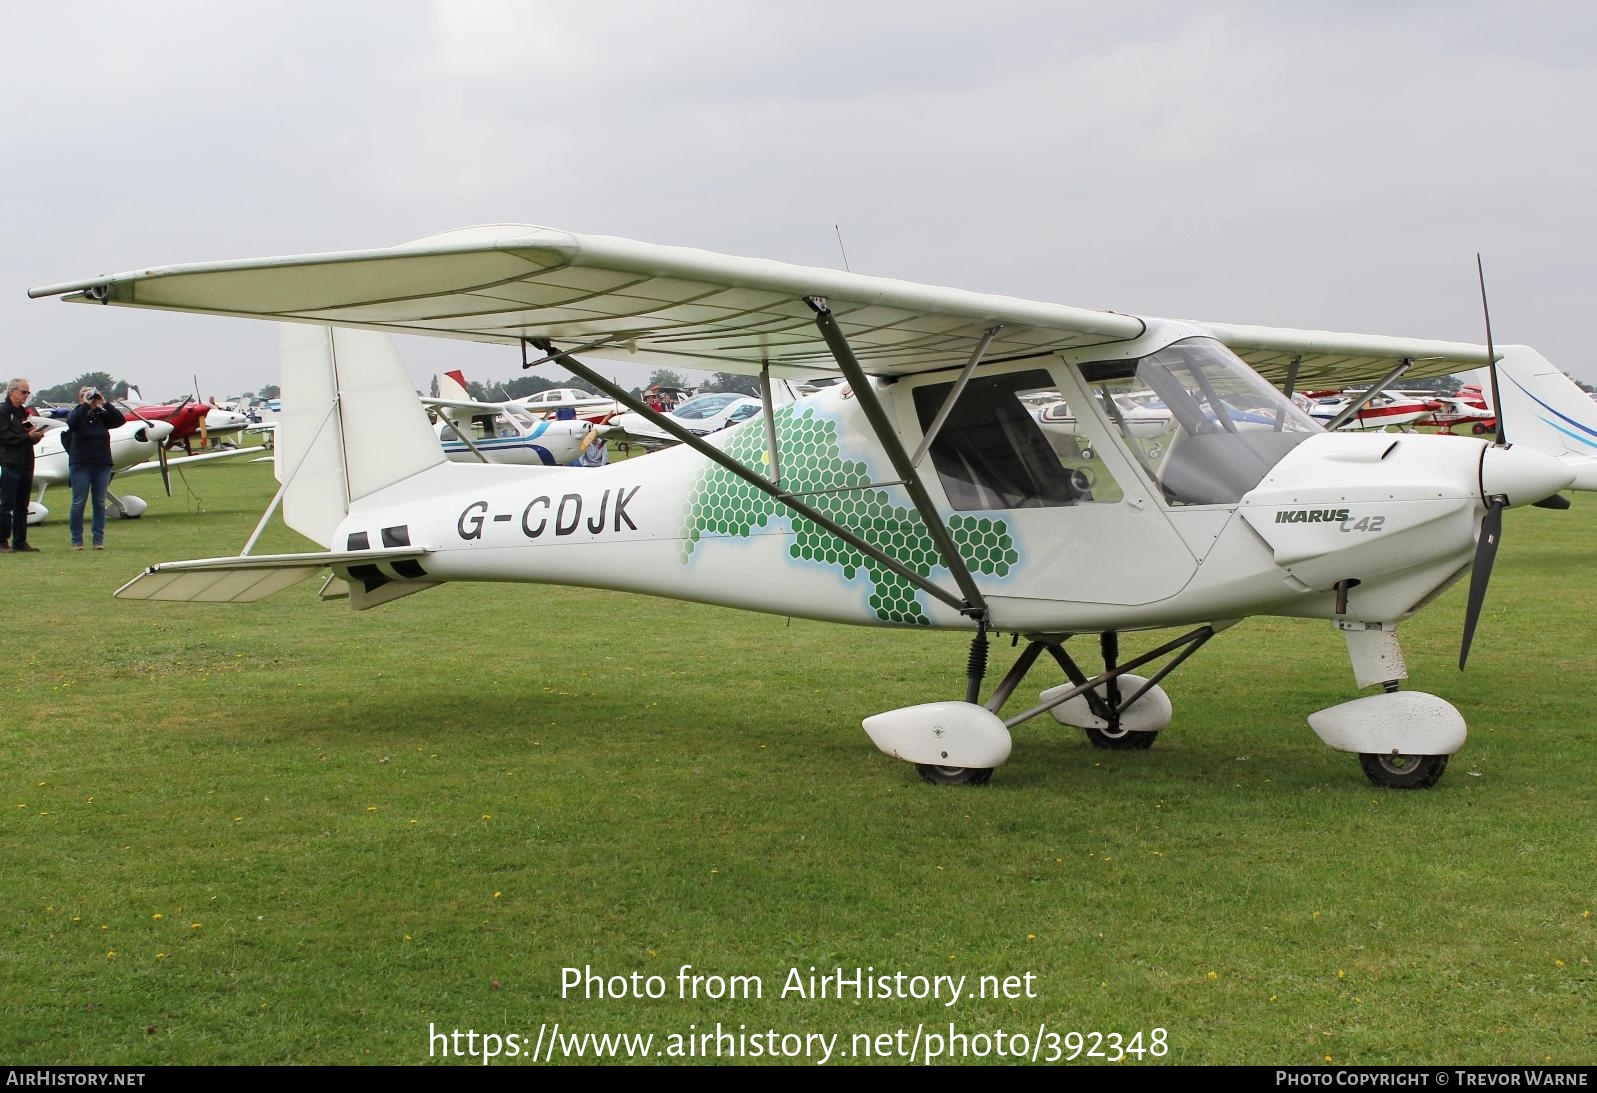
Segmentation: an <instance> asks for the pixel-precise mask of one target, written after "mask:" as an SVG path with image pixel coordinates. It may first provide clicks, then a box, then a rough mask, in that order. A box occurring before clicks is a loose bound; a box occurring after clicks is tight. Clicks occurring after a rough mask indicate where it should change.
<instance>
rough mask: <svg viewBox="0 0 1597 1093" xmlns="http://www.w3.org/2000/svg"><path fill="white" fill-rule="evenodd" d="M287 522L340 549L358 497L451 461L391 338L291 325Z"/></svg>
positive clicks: (284, 448)
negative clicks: (336, 538) (337, 538)
mask: <svg viewBox="0 0 1597 1093" xmlns="http://www.w3.org/2000/svg"><path fill="white" fill-rule="evenodd" d="M282 353H283V376H282V386H283V395H282V403H283V409H282V413H281V415H280V416H279V417H278V425H277V448H276V460H277V477H278V481H280V482H285V483H287V489H285V490H284V492H283V521H284V523H286V524H288V526H289V527H291V528H293V529H294V530H295V531H297V532H299V533H300V534H301V535H304V536H305V537H306V538H308V539H311V540H313V541H315V542H317V543H320V544H321V545H322V546H324V547H330V546H332V542H333V533H334V532H335V531H336V530H337V528H338V524H339V522H340V521H341V520H343V518H344V514H345V513H347V512H348V511H349V506H350V504H351V503H352V502H355V501H359V500H360V499H361V498H362V497H365V496H367V495H368V494H372V493H375V492H377V491H378V490H380V489H384V488H385V487H388V486H391V485H393V484H394V483H396V482H398V481H400V480H402V479H405V478H409V477H410V476H411V475H413V474H418V473H420V472H421V471H424V470H427V469H428V468H429V467H433V466H436V465H437V464H439V463H442V462H444V453H443V450H442V448H441V447H440V446H439V444H438V437H437V436H436V435H435V434H434V433H433V430H432V426H430V425H429V424H427V413H426V411H425V410H423V409H422V406H421V402H420V401H419V400H418V399H417V397H416V392H415V390H414V389H413V388H412V387H411V383H410V377H409V376H408V375H406V373H405V369H404V366H403V365H402V364H401V363H400V360H399V354H398V353H397V352H396V351H395V350H394V345H393V342H392V341H390V340H389V338H388V336H387V335H386V334H374V333H372V332H370V331H364V330H344V329H338V328H334V327H327V326H312V325H305V324H300V323H285V324H283V350H282Z"/></svg>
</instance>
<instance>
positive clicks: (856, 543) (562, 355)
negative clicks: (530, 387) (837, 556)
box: [527, 338, 986, 614]
mask: <svg viewBox="0 0 1597 1093" xmlns="http://www.w3.org/2000/svg"><path fill="white" fill-rule="evenodd" d="M527 341H528V342H530V343H531V344H532V346H533V347H534V348H535V349H537V350H538V351H539V352H540V353H542V354H544V356H543V359H542V360H540V361H536V362H534V363H537V364H542V363H544V362H546V361H555V362H558V363H559V364H560V365H561V367H563V368H565V369H567V370H568V371H569V372H571V373H572V375H574V376H577V377H578V378H579V379H584V380H587V381H588V382H589V383H591V384H593V386H594V387H595V388H597V389H598V390H600V391H602V392H604V393H605V394H606V395H608V396H610V397H611V398H613V399H615V400H616V401H617V402H619V403H620V404H621V405H623V406H625V407H626V408H627V409H629V410H631V411H633V412H634V413H636V414H639V415H641V416H642V417H643V419H644V420H645V421H648V422H649V423H650V424H651V425H654V426H655V427H656V428H659V429H662V430H664V431H665V432H667V433H669V434H670V435H671V436H673V437H675V438H676V439H677V440H678V441H680V442H682V443H683V444H686V445H687V446H688V447H690V448H692V449H693V450H694V451H696V452H698V453H699V454H700V455H702V456H704V457H705V458H706V459H709V460H712V461H714V462H715V463H717V464H719V465H720V466H722V467H725V468H726V469H727V470H729V471H731V472H732V473H733V474H735V475H737V476H738V477H739V478H741V479H743V481H745V482H747V483H749V484H750V485H751V486H753V487H754V488H755V489H757V490H759V491H760V492H761V493H765V494H769V495H770V496H772V497H774V498H776V499H777V500H778V501H780V502H782V504H784V505H786V506H787V507H788V508H790V509H792V510H793V511H794V512H795V513H797V514H798V515H800V516H802V517H804V519H806V520H809V521H811V522H812V523H814V524H817V525H818V526H820V527H822V528H824V529H825V530H826V531H828V532H830V533H831V534H833V535H835V536H837V537H838V538H839V539H841V540H843V542H845V543H847V544H848V545H849V546H851V547H853V548H854V549H855V550H857V551H859V552H860V553H861V554H863V555H865V556H866V557H868V558H870V559H872V560H874V561H875V562H876V563H877V564H878V565H881V566H882V567H883V568H885V569H888V570H890V571H892V572H893V573H896V574H898V576H900V577H902V578H904V580H906V581H908V582H909V583H910V584H912V585H914V586H915V587H916V588H919V589H920V590H921V591H923V592H925V593H926V594H927V595H930V596H935V597H936V598H937V599H939V600H942V601H943V602H944V603H946V604H947V605H948V606H950V607H952V608H953V609H954V610H956V611H958V612H960V613H961V614H971V613H972V605H971V603H970V602H968V601H967V600H962V599H960V598H959V597H958V596H956V595H954V594H953V593H952V592H949V591H948V590H947V589H945V588H943V587H941V586H940V585H938V584H936V583H935V582H933V581H930V580H927V579H926V578H925V577H922V576H921V575H920V574H919V573H916V572H915V571H914V570H913V569H910V568H909V567H908V566H906V565H905V564H904V563H903V562H900V561H899V560H898V559H896V558H893V557H891V556H890V555H888V554H885V553H883V551H882V550H881V548H879V547H876V546H873V545H872V544H870V543H868V542H866V541H865V540H864V539H861V538H860V537H859V536H858V535H855V534H854V533H853V532H852V531H849V530H848V529H847V528H845V527H843V526H842V525H841V524H839V523H837V521H835V520H833V519H832V518H831V517H829V516H826V515H825V514H823V513H820V512H817V511H816V510H815V509H812V508H810V506H808V505H806V504H805V503H804V502H803V501H800V500H799V499H798V498H797V497H796V496H794V495H793V494H791V493H789V492H787V491H786V490H784V489H782V488H781V487H780V486H778V485H776V484H774V483H772V482H771V481H770V480H769V479H767V478H765V477H764V476H763V475H760V474H758V473H756V472H754V471H751V470H750V469H749V468H747V467H745V466H744V465H743V464H741V463H739V462H738V461H737V460H735V459H733V458H732V457H731V456H729V455H727V454H726V453H725V452H723V451H722V450H721V449H719V448H717V447H715V446H714V445H713V444H707V443H705V440H704V438H703V437H701V436H699V435H698V434H697V433H694V432H690V431H689V430H687V429H684V428H683V427H682V426H681V425H679V424H677V423H676V422H675V421H673V420H671V419H670V418H668V417H666V416H665V415H664V414H662V413H660V412H659V411H657V410H653V409H651V408H650V407H649V406H648V405H647V404H646V403H645V402H644V401H643V400H642V399H638V398H634V397H633V396H632V395H631V394H629V393H628V392H627V391H625V390H623V389H622V388H620V387H618V386H617V385H615V384H614V383H611V382H610V381H609V380H607V379H605V378H604V377H603V376H601V375H600V374H599V373H598V372H595V371H594V370H593V369H591V368H589V367H588V366H587V365H585V364H583V363H582V362H581V361H579V360H577V359H575V358H574V357H572V356H571V354H570V353H568V352H566V351H564V350H561V349H556V348H555V346H554V343H552V342H551V341H550V340H549V339H548V338H529V339H527ZM529 367H530V365H529ZM856 367H857V366H856ZM935 526H936V530H934V531H933V533H932V534H933V536H934V537H935V536H936V534H937V531H940V530H942V524H941V522H938V523H937V524H936V525H935ZM946 534H947V533H946V532H945V533H944V536H945V537H946ZM956 558H957V555H956ZM960 567H961V569H960V571H961V572H964V563H963V561H961V562H960ZM965 579H966V580H967V581H968V580H970V575H969V574H968V573H967V574H966V575H965ZM974 587H975V586H974V584H973V585H972V589H973V590H974ZM978 595H979V594H978ZM978 604H979V610H980V611H981V612H982V613H985V611H986V605H985V604H980V603H979V601H978Z"/></svg>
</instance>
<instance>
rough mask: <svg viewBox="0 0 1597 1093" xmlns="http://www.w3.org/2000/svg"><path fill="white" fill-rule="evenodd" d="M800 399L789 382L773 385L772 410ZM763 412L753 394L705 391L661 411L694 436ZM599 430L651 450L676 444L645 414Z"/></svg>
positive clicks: (629, 415)
mask: <svg viewBox="0 0 1597 1093" xmlns="http://www.w3.org/2000/svg"><path fill="white" fill-rule="evenodd" d="M797 398H798V395H797V393H796V392H795V391H794V389H793V384H791V383H789V382H788V381H787V380H775V381H773V382H772V383H771V405H772V407H773V408H774V407H778V406H786V405H788V404H789V403H791V402H793V401H795V400H796V399H797ZM761 409H763V406H762V403H761V401H760V400H759V399H757V398H754V397H752V396H750V395H740V394H738V393H737V392H736V391H706V392H705V393H704V394H702V395H694V396H693V397H692V398H690V399H688V400H687V401H685V402H683V403H682V404H681V405H680V406H678V407H677V408H676V409H674V410H662V411H660V414H661V416H662V417H664V418H666V419H667V420H668V421H672V422H675V423H676V424H677V425H680V426H681V427H682V428H684V429H686V430H687V431H688V432H690V433H692V434H694V435H695V436H709V435H710V434H711V433H718V432H720V431H721V430H722V429H728V428H731V427H732V426H734V425H741V424H742V423H743V422H745V421H749V420H751V419H753V418H754V417H755V416H757V415H758V414H759V413H760V411H761ZM599 428H600V431H601V432H602V433H603V434H604V436H605V437H606V438H609V439H614V440H623V441H626V442H628V443H632V444H639V445H641V446H642V447H644V448H646V449H648V450H650V451H654V450H657V449H660V448H669V447H670V446H671V445H673V444H675V443H676V442H677V440H676V437H675V436H673V435H672V434H671V433H669V432H667V431H666V427H665V426H663V425H656V424H655V423H654V422H653V421H651V420H650V419H648V418H646V417H644V416H643V415H642V414H640V413H637V412H635V411H630V410H629V411H627V412H626V413H624V414H617V415H616V416H615V417H613V418H611V419H610V422H609V424H606V425H601V426H600V427H599Z"/></svg>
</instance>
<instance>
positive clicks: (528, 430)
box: [390, 347, 604, 467]
mask: <svg viewBox="0 0 1597 1093" xmlns="http://www.w3.org/2000/svg"><path fill="white" fill-rule="evenodd" d="M391 351H392V347H390V352H391ZM438 396H439V397H438V398H424V399H422V400H421V401H422V403H423V405H426V406H431V407H432V408H433V409H434V410H435V411H437V413H438V424H437V426H436V427H435V430H436V432H437V434H438V441H439V443H440V444H441V445H442V446H443V450H444V455H445V456H446V457H448V458H449V459H452V460H454V461H455V462H457V463H510V464H515V465H518V466H523V467H564V466H569V465H570V464H573V463H576V462H577V461H578V460H584V461H585V465H588V466H598V465H601V464H602V463H604V442H603V440H602V438H601V430H602V428H603V426H595V425H593V424H591V423H589V422H587V421H584V420H582V419H581V418H575V417H574V418H570V419H568V420H550V419H548V418H546V417H544V416H543V415H542V414H541V413H537V412H535V411H532V410H528V409H527V408H526V406H525V405H523V403H522V402H521V400H519V399H513V400H511V401H509V402H480V401H477V400H475V399H472V398H471V397H470V394H469V393H468V392H467V390H466V380H465V377H464V376H462V375H461V374H460V372H459V371H458V370H457V371H451V372H445V373H444V374H442V375H441V376H439V377H438ZM595 445H597V447H595Z"/></svg>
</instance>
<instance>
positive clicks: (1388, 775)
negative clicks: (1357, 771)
mask: <svg viewBox="0 0 1597 1093" xmlns="http://www.w3.org/2000/svg"><path fill="white" fill-rule="evenodd" d="M1359 766H1361V767H1363V768H1364V776H1365V777H1366V778H1368V779H1369V780H1370V781H1372V782H1374V783H1375V784H1376V785H1378V786H1384V787H1386V788H1387V789H1429V788H1430V787H1431V786H1434V785H1435V784H1436V783H1437V782H1438V781H1440V780H1441V777H1442V772H1443V771H1444V770H1446V769H1447V756H1445V755H1375V754H1372V753H1370V752H1364V753H1362V754H1361V755H1360V756H1359Z"/></svg>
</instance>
